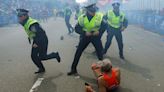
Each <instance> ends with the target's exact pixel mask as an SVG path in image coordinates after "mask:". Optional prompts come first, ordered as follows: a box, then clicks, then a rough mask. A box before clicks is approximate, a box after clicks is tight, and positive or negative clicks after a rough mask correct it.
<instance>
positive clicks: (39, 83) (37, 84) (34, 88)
mask: <svg viewBox="0 0 164 92" xmlns="http://www.w3.org/2000/svg"><path fill="white" fill-rule="evenodd" d="M43 80H44V78H38V80H37V81H36V82H35V84H34V85H33V86H32V88H31V90H30V91H29V92H36V91H37V88H38V87H39V86H40V85H41V83H42V81H43Z"/></svg>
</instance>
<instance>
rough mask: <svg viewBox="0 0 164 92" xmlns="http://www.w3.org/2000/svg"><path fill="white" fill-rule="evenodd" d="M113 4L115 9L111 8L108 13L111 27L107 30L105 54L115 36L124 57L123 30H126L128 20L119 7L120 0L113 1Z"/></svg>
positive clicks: (122, 57)
mask: <svg viewBox="0 0 164 92" xmlns="http://www.w3.org/2000/svg"><path fill="white" fill-rule="evenodd" d="M112 6H113V10H109V11H108V13H107V21H108V24H109V28H108V31H107V42H106V44H105V48H104V50H103V54H106V52H107V50H108V48H109V47H110V45H111V41H112V38H113V36H115V37H116V40H117V43H118V47H119V55H120V58H121V59H124V55H123V40H122V31H124V30H125V28H127V26H128V21H127V19H126V18H125V14H124V13H123V12H121V11H120V9H119V7H120V3H119V1H115V2H113V4H112Z"/></svg>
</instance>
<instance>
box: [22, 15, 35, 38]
mask: <svg viewBox="0 0 164 92" xmlns="http://www.w3.org/2000/svg"><path fill="white" fill-rule="evenodd" d="M34 23H37V20H35V19H32V18H31V17H29V19H28V20H27V22H26V24H25V25H24V29H25V32H26V33H27V35H28V37H29V38H30V39H33V37H35V32H32V31H30V26H31V25H32V24H34Z"/></svg>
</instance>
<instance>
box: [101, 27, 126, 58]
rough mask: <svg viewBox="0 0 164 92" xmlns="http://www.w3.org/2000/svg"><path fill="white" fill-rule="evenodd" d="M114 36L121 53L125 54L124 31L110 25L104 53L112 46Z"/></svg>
mask: <svg viewBox="0 0 164 92" xmlns="http://www.w3.org/2000/svg"><path fill="white" fill-rule="evenodd" d="M113 36H115V38H116V40H117V43H118V48H119V55H120V56H123V40H122V32H121V30H120V28H118V29H116V28H112V27H109V29H108V31H107V41H106V44H105V48H104V51H103V53H106V52H107V50H108V48H109V47H110V45H111V42H112V39H113Z"/></svg>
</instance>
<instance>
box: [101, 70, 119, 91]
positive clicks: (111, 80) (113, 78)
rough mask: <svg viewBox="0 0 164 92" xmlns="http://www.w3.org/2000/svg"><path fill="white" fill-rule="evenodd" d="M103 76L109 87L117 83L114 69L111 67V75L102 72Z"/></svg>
mask: <svg viewBox="0 0 164 92" xmlns="http://www.w3.org/2000/svg"><path fill="white" fill-rule="evenodd" d="M103 77H104V80H105V82H106V84H107V86H108V88H109V89H113V88H115V87H117V86H118V85H119V84H118V81H117V78H116V71H115V70H113V69H112V75H111V77H110V76H109V75H108V74H105V73H104V74H103Z"/></svg>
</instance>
